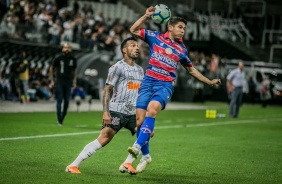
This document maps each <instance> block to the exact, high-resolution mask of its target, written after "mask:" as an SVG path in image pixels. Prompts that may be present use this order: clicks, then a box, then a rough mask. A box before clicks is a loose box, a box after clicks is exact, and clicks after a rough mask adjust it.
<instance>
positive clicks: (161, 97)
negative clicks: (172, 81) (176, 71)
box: [152, 85, 173, 109]
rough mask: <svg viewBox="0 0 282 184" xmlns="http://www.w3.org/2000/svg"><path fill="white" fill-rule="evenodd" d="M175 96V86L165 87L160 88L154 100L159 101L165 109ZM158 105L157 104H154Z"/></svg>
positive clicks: (153, 97)
mask: <svg viewBox="0 0 282 184" xmlns="http://www.w3.org/2000/svg"><path fill="white" fill-rule="evenodd" d="M172 94H173V86H171V85H165V86H162V87H158V90H157V91H156V92H155V93H154V94H153V96H152V100H153V101H158V102H159V103H160V104H161V107H162V109H165V106H166V104H167V103H168V102H169V101H170V99H171V96H172ZM152 105H156V106H157V104H152Z"/></svg>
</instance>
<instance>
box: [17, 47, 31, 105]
mask: <svg viewBox="0 0 282 184" xmlns="http://www.w3.org/2000/svg"><path fill="white" fill-rule="evenodd" d="M18 71H19V80H20V83H21V87H22V92H23V95H22V96H21V97H20V98H21V102H22V103H24V102H26V103H29V96H28V79H29V65H28V61H27V59H26V52H25V51H24V50H23V51H22V52H21V55H20V63H19V68H18Z"/></svg>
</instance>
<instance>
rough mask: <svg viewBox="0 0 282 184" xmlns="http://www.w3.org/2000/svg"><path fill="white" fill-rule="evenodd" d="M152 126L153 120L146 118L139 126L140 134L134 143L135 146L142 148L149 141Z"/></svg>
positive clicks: (153, 124)
mask: <svg viewBox="0 0 282 184" xmlns="http://www.w3.org/2000/svg"><path fill="white" fill-rule="evenodd" d="M154 126H155V118H152V117H146V118H145V121H144V123H143V124H142V126H141V129H140V133H139V136H138V138H137V141H136V142H137V144H139V145H140V146H141V147H143V146H144V145H145V143H146V142H148V141H149V139H150V136H151V133H152V132H153V130H154Z"/></svg>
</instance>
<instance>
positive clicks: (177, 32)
mask: <svg viewBox="0 0 282 184" xmlns="http://www.w3.org/2000/svg"><path fill="white" fill-rule="evenodd" d="M185 28H186V27H185V24H184V22H178V23H177V24H175V25H174V26H170V27H169V29H170V31H171V33H172V36H173V38H174V40H176V41H178V40H180V39H182V38H183V36H184V32H185Z"/></svg>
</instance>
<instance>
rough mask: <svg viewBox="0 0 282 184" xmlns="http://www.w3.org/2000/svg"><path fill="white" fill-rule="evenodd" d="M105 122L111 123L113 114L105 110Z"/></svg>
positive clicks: (105, 123)
mask: <svg viewBox="0 0 282 184" xmlns="http://www.w3.org/2000/svg"><path fill="white" fill-rule="evenodd" d="M103 124H104V125H105V126H107V125H110V124H111V115H110V113H109V112H104V114H103Z"/></svg>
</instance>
